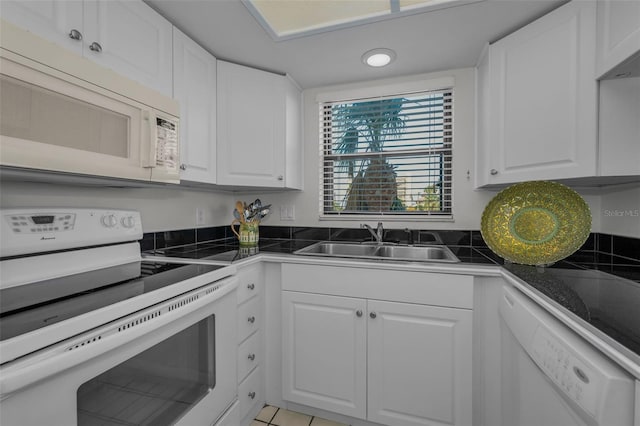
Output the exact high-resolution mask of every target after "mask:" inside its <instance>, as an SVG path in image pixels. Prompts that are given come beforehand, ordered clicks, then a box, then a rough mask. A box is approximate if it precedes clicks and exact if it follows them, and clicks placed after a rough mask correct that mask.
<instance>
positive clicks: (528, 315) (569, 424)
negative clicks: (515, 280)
mask: <svg viewBox="0 0 640 426" xmlns="http://www.w3.org/2000/svg"><path fill="white" fill-rule="evenodd" d="M500 316H501V318H502V424H503V425H504V426H507V425H508V426H574V425H589V426H633V423H634V420H633V419H634V403H635V402H634V394H635V380H634V379H633V377H632V376H630V375H629V374H628V373H627V372H626V371H624V370H623V369H622V368H620V367H619V366H618V365H617V364H615V363H613V362H612V361H611V360H610V359H609V358H607V357H606V356H604V355H603V354H602V353H601V352H599V351H598V350H596V349H595V348H593V347H592V346H591V345H589V344H588V343H587V342H586V341H585V340H583V339H582V338H580V337H579V336H578V335H576V334H575V333H574V332H573V331H571V330H570V329H569V328H567V327H566V326H565V325H563V324H562V323H561V322H560V321H558V320H557V319H555V318H554V317H553V316H551V315H550V314H549V313H548V312H546V311H545V310H544V309H543V308H541V307H540V306H538V305H537V304H536V303H535V302H534V301H532V300H531V299H529V298H528V297H527V296H526V295H524V294H522V293H521V292H520V291H519V290H517V289H515V288H513V287H509V286H504V287H503V292H502V298H501V300H500ZM505 326H506V327H505Z"/></svg>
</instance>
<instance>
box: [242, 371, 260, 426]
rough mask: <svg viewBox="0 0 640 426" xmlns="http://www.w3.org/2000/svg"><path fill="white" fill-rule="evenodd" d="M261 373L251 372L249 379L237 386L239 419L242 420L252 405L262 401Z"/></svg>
mask: <svg viewBox="0 0 640 426" xmlns="http://www.w3.org/2000/svg"><path fill="white" fill-rule="evenodd" d="M261 374H262V371H261V370H260V368H256V369H255V370H253V372H252V373H251V374H249V377H247V378H246V379H245V380H244V381H243V382H242V383H240V384H239V385H238V401H239V402H240V418H241V419H242V418H244V417H245V416H246V415H247V414H248V413H249V411H251V408H252V407H253V406H254V404H256V403H259V402H261V401H264V395H263V391H262V376H261Z"/></svg>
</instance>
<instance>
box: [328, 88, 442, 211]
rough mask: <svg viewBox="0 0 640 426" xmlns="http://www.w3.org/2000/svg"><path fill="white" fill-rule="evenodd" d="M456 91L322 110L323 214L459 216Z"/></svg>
mask: <svg viewBox="0 0 640 426" xmlns="http://www.w3.org/2000/svg"><path fill="white" fill-rule="evenodd" d="M452 100H453V90H451V89H446V90H438V91H430V92H423V93H412V94H410V95H403V96H394V97H385V98H371V99H359V100H353V101H346V102H326V103H322V104H321V107H320V114H321V117H320V123H321V128H322V135H321V139H322V141H321V153H320V156H321V159H320V160H321V161H320V176H321V179H320V182H321V186H322V187H321V191H320V194H321V200H320V204H321V215H324V216H334V215H433V216H451V213H452V211H451V209H452V203H451V202H452V193H451V192H452V185H451V174H452V170H451V166H452V144H453V121H452V120H453V111H452V105H453V102H452Z"/></svg>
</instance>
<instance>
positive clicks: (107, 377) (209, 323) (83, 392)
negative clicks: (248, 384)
mask: <svg viewBox="0 0 640 426" xmlns="http://www.w3.org/2000/svg"><path fill="white" fill-rule="evenodd" d="M214 334H215V318H214V316H213V315H212V316H210V317H208V318H205V319H204V320H202V321H200V322H198V323H196V324H194V325H192V326H191V327H189V328H187V329H185V330H183V331H181V332H179V333H178V334H176V335H174V336H172V337H169V338H168V339H166V340H164V341H162V342H160V343H158V344H157V345H155V346H153V347H151V348H149V349H147V350H146V351H144V352H142V353H140V354H138V355H136V356H135V357H133V358H130V359H129V360H127V361H125V362H123V363H122V364H119V365H117V366H115V367H113V368H112V369H110V370H108V371H106V372H104V373H103V374H101V375H99V376H97V377H95V378H93V379H91V380H89V381H88V382H85V383H84V384H82V386H80V387H79V388H78V393H77V402H78V425H124V424H126V425H154V426H155V425H169V424H173V423H175V422H176V421H177V420H178V419H179V418H180V417H181V416H182V415H184V414H185V413H186V412H187V411H188V410H189V409H190V408H191V407H192V406H194V405H195V404H196V403H197V402H198V401H199V400H200V399H202V398H203V397H204V396H205V395H206V394H207V393H208V392H209V391H210V389H213V388H214V387H215V351H214V349H215V348H214V346H215V345H214V342H215V336H214Z"/></svg>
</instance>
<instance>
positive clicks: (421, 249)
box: [294, 241, 460, 263]
mask: <svg viewBox="0 0 640 426" xmlns="http://www.w3.org/2000/svg"><path fill="white" fill-rule="evenodd" d="M294 254H302V255H308V256H325V257H351V258H358V259H378V260H403V261H411V262H449V263H455V262H459V261H460V260H459V259H458V258H457V257H456V256H455V255H454V254H453V252H452V251H451V250H450V249H449V248H448V247H447V246H444V245H421V246H417V245H415V246H414V245H408V246H405V245H397V244H390V243H380V244H376V243H373V244H372V243H346V242H326V241H321V242H319V243H315V244H312V245H310V246H308V247H305V248H303V249H300V250H297V251H295V252H294Z"/></svg>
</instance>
